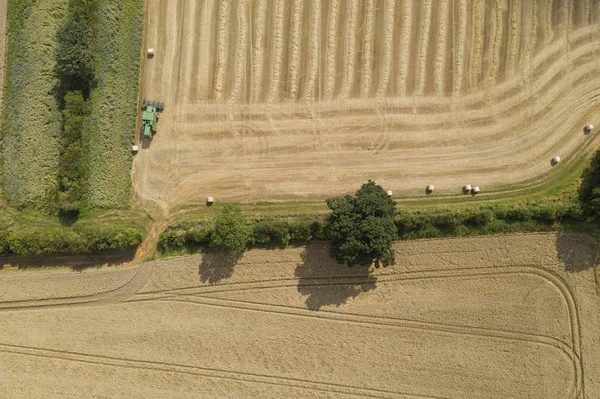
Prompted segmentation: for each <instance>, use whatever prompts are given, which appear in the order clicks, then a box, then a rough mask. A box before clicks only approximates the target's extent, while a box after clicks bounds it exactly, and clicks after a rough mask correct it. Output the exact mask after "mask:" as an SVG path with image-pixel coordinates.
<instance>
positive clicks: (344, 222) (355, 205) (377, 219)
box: [325, 180, 397, 267]
mask: <svg viewBox="0 0 600 399" xmlns="http://www.w3.org/2000/svg"><path fill="white" fill-rule="evenodd" d="M327 206H328V207H329V209H331V214H330V215H329V216H328V218H327V222H326V226H325V231H326V233H327V236H328V237H330V238H331V240H332V242H331V256H332V257H333V258H334V259H335V260H336V261H337V262H338V263H341V264H345V265H347V266H354V265H361V266H368V265H370V264H372V263H375V267H379V266H380V265H383V266H389V265H393V264H394V250H393V249H392V244H393V242H394V240H395V239H396V238H397V229H396V226H395V224H394V215H395V212H396V203H395V202H394V201H393V200H392V199H391V198H390V197H389V196H388V195H387V193H386V192H385V191H384V190H383V188H381V186H379V185H377V184H375V183H374V182H372V181H370V180H369V182H368V183H366V184H363V186H362V187H361V188H360V189H359V190H358V191H357V192H356V195H355V196H350V195H346V196H345V197H337V198H329V199H327Z"/></svg>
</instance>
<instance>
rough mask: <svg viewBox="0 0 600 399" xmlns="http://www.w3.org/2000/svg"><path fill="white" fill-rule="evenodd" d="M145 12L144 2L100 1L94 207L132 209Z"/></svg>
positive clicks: (92, 141) (91, 182) (92, 144)
mask: <svg viewBox="0 0 600 399" xmlns="http://www.w3.org/2000/svg"><path fill="white" fill-rule="evenodd" d="M143 12H144V2H143V0H98V7H97V15H98V20H97V23H96V25H97V31H96V39H95V40H96V42H95V52H96V54H95V68H94V73H95V76H96V79H97V82H98V84H97V87H96V88H94V89H92V92H91V96H90V101H91V109H92V111H91V116H90V121H89V131H90V132H91V134H90V136H89V140H88V146H89V147H88V149H89V175H88V187H89V189H88V199H89V203H90V206H92V207H101V208H127V207H128V206H129V200H130V195H131V165H132V162H133V159H132V155H131V143H132V141H133V137H134V134H135V124H136V116H137V113H138V110H137V98H138V86H139V62H140V48H141V44H142V42H141V41H142V27H143Z"/></svg>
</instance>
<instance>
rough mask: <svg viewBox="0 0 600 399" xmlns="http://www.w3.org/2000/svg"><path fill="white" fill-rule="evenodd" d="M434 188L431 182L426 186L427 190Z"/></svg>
mask: <svg viewBox="0 0 600 399" xmlns="http://www.w3.org/2000/svg"><path fill="white" fill-rule="evenodd" d="M433 190H435V187H434V186H433V184H430V185H428V186H427V191H433Z"/></svg>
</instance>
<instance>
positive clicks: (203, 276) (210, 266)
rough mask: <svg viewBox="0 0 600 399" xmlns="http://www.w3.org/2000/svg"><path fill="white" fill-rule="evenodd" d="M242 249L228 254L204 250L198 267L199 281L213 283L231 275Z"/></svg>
mask: <svg viewBox="0 0 600 399" xmlns="http://www.w3.org/2000/svg"><path fill="white" fill-rule="evenodd" d="M243 254H244V252H243V251H240V252H233V253H230V254H224V253H216V252H206V253H204V254H202V262H201V263H200V266H199V268H198V274H199V275H200V281H202V282H203V283H206V282H207V281H208V283H209V284H215V283H218V282H219V281H221V280H223V279H227V278H230V277H231V276H232V275H233V269H234V268H235V265H236V263H237V262H238V261H239V260H240V258H241V257H242V255H243Z"/></svg>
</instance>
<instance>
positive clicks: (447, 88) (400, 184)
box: [134, 0, 600, 207]
mask: <svg viewBox="0 0 600 399" xmlns="http://www.w3.org/2000/svg"><path fill="white" fill-rule="evenodd" d="M150 47H152V48H154V49H155V55H154V57H152V58H144V60H143V63H142V78H141V97H142V98H146V99H152V100H160V101H164V102H165V104H166V108H165V111H164V113H163V115H162V117H161V120H160V122H159V124H158V133H157V134H156V135H155V136H154V138H153V139H152V142H151V143H150V142H144V143H143V147H144V149H143V150H142V151H140V153H139V154H138V155H137V156H136V159H135V162H134V186H135V189H136V192H137V194H138V196H139V197H140V198H141V199H142V200H146V201H150V202H153V203H158V204H159V205H162V206H163V207H164V206H165V205H166V206H170V205H178V204H183V203H194V202H196V203H197V202H199V201H203V200H204V199H205V198H206V196H208V195H211V196H212V195H214V196H215V197H216V198H218V199H219V200H235V201H254V200H290V199H307V198H310V199H322V198H325V197H327V196H330V195H337V194H342V193H347V192H352V191H354V190H355V189H356V188H357V187H359V186H360V184H362V183H364V182H365V181H366V180H367V179H372V180H374V181H376V182H377V183H378V184H381V185H382V186H383V187H384V188H386V189H391V190H393V191H394V193H397V194H399V195H420V194H423V192H424V188H425V187H426V185H428V184H435V187H436V192H441V193H449V192H453V193H459V192H460V188H461V187H462V186H463V185H464V184H466V183H470V184H477V185H479V186H481V187H483V188H484V190H485V189H490V188H498V187H502V186H511V185H515V184H517V183H523V182H528V181H534V180H538V179H540V178H542V177H543V176H545V175H547V174H548V173H550V171H551V169H552V165H551V164H550V160H551V159H552V157H554V156H556V155H560V156H561V158H562V159H563V160H566V161H567V163H568V162H569V160H571V159H573V158H575V156H576V155H581V153H582V152H586V151H589V150H590V148H592V146H589V144H597V140H596V136H594V135H593V134H592V135H585V134H584V132H583V126H584V125H586V124H587V123H594V124H599V123H600V120H599V118H600V117H599V116H598V112H597V110H598V105H599V104H600V97H599V95H600V73H599V72H600V71H599V69H600V63H599V62H598V56H599V55H600V1H599V0H570V1H556V0H532V1H516V0H496V1H494V0H490V1H483V0H455V1H449V0H440V1H435V2H434V1H431V0H425V1H413V0H405V1H403V0H385V1H384V0H348V1H343V2H342V1H339V0H289V1H287V0H222V1H218V0H149V1H148V2H147V10H146V23H145V34H144V55H145V49H146V48H150ZM594 140H595V142H594V143H592V142H593V141H594ZM563 165H564V163H563V164H561V167H565V166H563Z"/></svg>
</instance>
